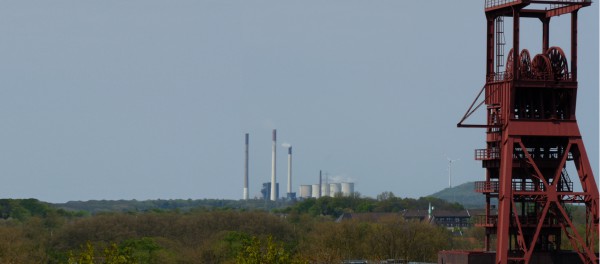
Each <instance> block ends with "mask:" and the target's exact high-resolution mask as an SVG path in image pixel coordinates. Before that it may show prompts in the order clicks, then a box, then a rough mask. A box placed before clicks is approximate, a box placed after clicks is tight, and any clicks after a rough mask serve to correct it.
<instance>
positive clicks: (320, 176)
mask: <svg viewBox="0 0 600 264" xmlns="http://www.w3.org/2000/svg"><path fill="white" fill-rule="evenodd" d="M322 184H323V173H322V171H321V170H319V195H318V197H317V198H321V190H323V189H322V187H321V186H322Z"/></svg>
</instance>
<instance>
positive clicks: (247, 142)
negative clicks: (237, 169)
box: [244, 133, 250, 200]
mask: <svg viewBox="0 0 600 264" xmlns="http://www.w3.org/2000/svg"><path fill="white" fill-rule="evenodd" d="M249 148H250V134H248V133H246V161H245V163H244V200H248V196H249V195H248V159H249Z"/></svg>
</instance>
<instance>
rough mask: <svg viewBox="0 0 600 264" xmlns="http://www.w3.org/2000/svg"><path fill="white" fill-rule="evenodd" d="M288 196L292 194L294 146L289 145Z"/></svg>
mask: <svg viewBox="0 0 600 264" xmlns="http://www.w3.org/2000/svg"><path fill="white" fill-rule="evenodd" d="M287 193H288V198H289V196H290V195H291V194H292V146H291V145H290V146H289V147H288V184H287Z"/></svg>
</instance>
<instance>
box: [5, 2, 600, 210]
mask: <svg viewBox="0 0 600 264" xmlns="http://www.w3.org/2000/svg"><path fill="white" fill-rule="evenodd" d="M483 5H484V2H483V1H443V0H433V1H427V3H426V4H423V2H422V1H399V0H375V1H364V0H303V1H288V0H284V1H281V0H251V1H248V0H177V1H165V0H105V1H92V0H56V1H45V0H36V1H34V0H20V1H9V0H2V1H0V7H1V8H0V36H1V41H0V84H1V88H0V178H1V179H2V184H0V197H1V198H36V199H39V200H42V201H48V202H66V201H72V200H92V199H95V200H101V199H106V200H117V199H138V200H146V199H204V198H209V199H210V198H217V199H241V198H242V194H243V192H242V188H243V175H244V134H245V133H249V134H250V196H251V197H254V196H259V195H260V187H261V184H262V183H263V182H267V181H269V180H270V177H271V131H272V129H277V132H278V143H277V144H278V148H277V177H278V182H279V183H280V188H281V190H282V193H283V191H284V190H285V186H286V185H287V175H286V173H287V168H286V166H287V151H286V149H285V148H283V147H282V146H281V144H283V143H288V144H291V145H292V146H293V149H294V160H293V162H294V163H293V165H294V167H293V175H294V179H293V191H295V192H298V186H299V185H300V184H314V183H317V180H318V175H319V170H322V171H323V173H324V175H326V176H327V177H328V178H329V179H330V181H352V182H354V183H355V190H356V191H358V192H359V193H361V194H362V195H364V196H370V197H375V196H376V195H377V194H379V193H381V192H384V191H391V192H393V193H394V194H396V196H401V197H413V198H418V197H421V196H426V195H429V194H432V193H434V192H437V191H439V190H441V189H443V188H446V187H448V176H449V171H448V164H449V163H448V159H452V160H456V161H455V162H453V163H452V168H451V174H452V182H453V185H458V184H461V183H465V182H469V181H483V180H485V171H484V169H482V168H481V163H480V162H478V161H475V160H474V149H478V148H484V146H485V133H484V131H483V130H482V129H466V128H460V129H459V128H456V123H457V122H458V121H459V120H460V118H461V117H462V116H463V114H464V113H465V111H466V110H467V108H468V107H469V105H470V104H471V102H472V101H473V100H474V99H475V96H476V94H477V92H478V91H479V90H480V89H481V87H482V86H483V84H484V82H485V38H486V35H485V24H486V22H485V16H484V10H483ZM569 21H570V19H569V16H562V17H559V18H556V19H554V20H553V21H552V24H551V39H550V41H551V46H561V47H563V49H565V52H566V53H567V54H569V51H568V50H569V49H568V46H570V45H569V44H568V43H569V35H568V32H569V31H568V29H569V27H570V24H569ZM598 24H599V23H598V4H597V3H594V4H593V5H592V6H591V7H588V8H584V9H583V10H581V11H580V12H579V91H578V96H579V97H578V112H577V118H578V122H579V126H580V129H581V133H582V135H583V139H584V142H585V144H586V148H587V151H588V155H589V157H590V162H591V165H592V168H593V170H594V172H595V174H596V175H598V159H599V157H598V145H599V143H598V138H599V136H598V127H599V122H598V120H599V116H598V113H599V108H598V99H599V95H598V87H599V84H598V72H599V69H598V57H599V55H598V47H599V46H598ZM507 25H509V24H507ZM507 28H508V26H507ZM540 32H541V24H540V23H539V22H538V21H534V20H528V21H522V29H521V33H522V42H521V47H523V48H528V49H529V50H530V52H531V53H532V57H533V56H534V55H533V54H537V53H540V52H541V41H539V39H541V37H540V36H541V34H540ZM507 40H508V41H507V42H508V43H510V34H507ZM506 53H508V50H507V51H506ZM482 118H483V117H482V115H476V116H474V117H473V119H472V122H474V123H477V121H478V120H480V121H482V120H483V119H482ZM596 178H597V176H596Z"/></svg>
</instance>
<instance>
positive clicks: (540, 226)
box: [458, 0, 599, 264]
mask: <svg viewBox="0 0 600 264" xmlns="http://www.w3.org/2000/svg"><path fill="white" fill-rule="evenodd" d="M590 4H591V2H590V1H588V0H542V1H536V0H529V1H528V0H486V2H485V13H486V18H487V25H488V26H487V38H488V39H487V44H486V45H487V52H486V56H487V58H486V74H487V76H486V85H485V87H484V88H483V89H484V91H482V92H480V94H479V95H478V97H477V98H476V99H475V101H474V102H473V104H472V105H471V107H470V108H469V110H468V111H467V113H466V114H465V116H464V117H463V119H461V121H460V122H459V124H458V126H459V127H485V128H486V148H485V149H479V150H476V151H475V159H476V160H480V161H481V162H482V164H483V167H484V168H485V169H486V180H485V181H482V182H477V183H476V184H475V191H477V192H480V193H482V194H483V195H485V196H486V203H487V205H486V210H485V212H486V215H485V216H480V217H476V218H475V219H476V221H475V222H476V224H477V225H479V226H483V227H485V228H486V241H485V246H486V248H485V251H493V249H492V248H491V246H490V245H492V244H493V243H491V242H492V241H494V240H495V244H496V248H495V250H496V254H495V263H498V264H504V263H530V262H531V261H532V259H535V255H536V254H537V255H538V256H539V254H547V253H552V252H561V250H564V246H563V245H562V244H561V242H562V241H563V238H566V239H565V240H566V241H568V242H569V243H570V245H571V247H572V248H573V251H574V252H576V254H577V255H578V256H579V259H580V260H581V262H582V263H598V261H599V259H598V255H597V253H596V250H597V249H598V247H597V242H598V237H597V235H598V231H599V229H598V224H599V208H598V206H599V195H598V187H597V185H596V182H595V178H594V175H593V172H592V170H591V166H590V163H589V160H588V156H587V154H586V150H585V147H584V144H583V141H582V139H581V134H580V132H579V127H578V125H577V120H576V117H575V112H576V111H575V110H576V95H577V89H578V83H577V12H578V10H579V9H581V8H583V7H586V6H589V5H590ZM564 14H570V15H571V47H570V50H571V58H570V59H569V60H570V63H571V64H570V67H569V63H568V62H569V61H568V60H567V56H566V55H565V53H564V52H563V50H562V49H561V48H560V47H552V46H550V43H549V28H550V22H551V18H552V17H554V16H558V15H564ZM500 16H504V17H512V22H513V25H512V29H513V31H512V32H513V41H512V49H511V50H510V51H509V53H508V57H507V61H506V66H505V72H494V70H495V69H494V58H495V57H494V43H495V42H494V37H495V34H494V30H495V29H494V23H493V22H494V21H495V19H496V18H497V17H500ZM522 18H538V19H539V20H540V22H541V23H542V39H541V47H542V53H540V54H537V55H535V56H533V58H531V55H530V53H529V51H528V50H526V49H524V50H522V51H520V48H519V44H520V43H519V40H520V39H519V34H520V20H521V19H522ZM482 95H485V97H484V98H481V99H480V97H482ZM478 100H481V102H479V104H477V103H476V101H478ZM483 104H485V106H486V108H487V109H486V110H487V113H488V114H487V123H486V124H482V125H466V124H463V122H464V121H465V120H466V119H467V118H468V117H469V116H470V115H471V114H472V113H473V112H474V111H475V110H477V109H478V108H479V107H480V106H482V105H483ZM475 105H477V107H475V108H474V106H475ZM568 163H571V164H572V165H573V166H567V164H568ZM570 168H576V172H570V173H569V172H568V169H570ZM575 173H576V175H577V177H576V178H575V177H574V179H572V178H571V176H569V175H570V174H572V175H575ZM573 180H575V181H578V183H580V185H581V190H574V187H573ZM494 204H497V210H496V208H495V207H494ZM567 205H569V206H570V205H582V206H585V209H586V215H585V230H584V233H580V231H579V230H578V229H577V227H576V226H575V224H574V223H573V218H572V216H571V214H570V211H569V207H568V206H567ZM544 256H546V255H544Z"/></svg>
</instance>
